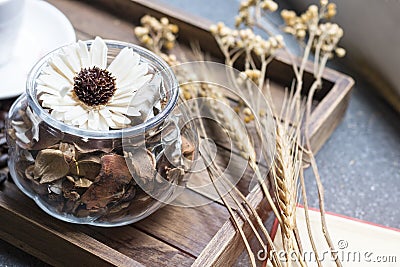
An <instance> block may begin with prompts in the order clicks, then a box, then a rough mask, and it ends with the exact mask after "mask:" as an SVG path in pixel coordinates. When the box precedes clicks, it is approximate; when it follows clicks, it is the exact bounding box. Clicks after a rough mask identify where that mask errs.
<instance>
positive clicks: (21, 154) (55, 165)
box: [7, 41, 198, 226]
mask: <svg viewBox="0 0 400 267" xmlns="http://www.w3.org/2000/svg"><path fill="white" fill-rule="evenodd" d="M85 44H86V45H87V46H88V47H90V46H91V45H92V44H93V41H87V42H85ZM106 45H107V48H108V57H107V60H108V63H110V62H111V61H112V60H113V59H115V57H116V56H117V54H118V53H119V52H120V51H121V50H122V49H123V48H125V47H128V48H131V49H132V50H133V51H134V52H136V53H138V54H139V55H140V61H141V62H146V63H147V64H148V66H149V72H150V73H152V74H153V76H152V79H151V80H150V81H149V82H148V84H146V85H145V86H148V87H154V86H156V87H157V88H156V89H157V90H153V91H154V92H156V91H157V92H159V93H160V95H161V96H162V99H163V107H162V108H160V110H159V111H157V112H154V114H153V116H152V117H150V118H149V119H147V120H145V121H144V122H142V123H140V124H136V125H133V126H129V127H127V128H124V129H117V130H112V129H109V130H98V131H95V130H86V129H80V128H78V127H75V126H71V125H67V124H66V123H64V122H62V121H60V120H57V119H55V118H54V117H53V116H51V114H50V113H49V111H48V110H46V109H44V108H43V107H42V106H41V103H40V100H38V91H37V86H38V82H37V81H38V77H39V76H40V75H41V73H42V71H43V70H44V69H45V68H46V66H48V64H49V60H50V59H51V58H52V56H53V55H55V54H56V53H60V51H62V50H61V49H62V48H60V49H58V50H56V51H53V52H51V53H50V54H48V55H47V56H45V57H44V58H42V59H41V60H40V61H39V62H38V63H37V64H36V65H35V67H34V68H33V69H32V71H31V73H30V74H29V77H28V80H27V88H26V94H24V95H22V96H21V97H19V98H18V99H17V100H16V102H15V103H14V104H13V106H12V107H11V109H10V112H9V118H8V122H7V127H8V137H7V141H8V145H9V168H10V172H11V175H12V177H13V180H14V182H15V183H16V185H17V186H18V187H19V188H20V190H21V191H22V192H24V193H25V194H26V195H28V196H29V197H30V198H32V199H33V200H34V201H35V202H36V203H37V204H38V205H39V207H40V208H42V209H43V210H44V211H45V212H47V213H48V214H50V215H52V216H54V217H56V218H58V219H61V220H63V221H67V222H72V223H79V224H90V225H97V226H120V225H125V224H129V223H133V222H136V221H138V220H140V219H143V218H145V217H147V216H148V215H150V214H151V213H153V212H154V211H155V210H157V209H158V208H160V207H161V206H163V205H164V204H165V203H169V202H170V201H172V200H173V199H174V198H175V197H176V196H177V195H178V194H179V193H180V192H181V191H182V189H183V188H184V186H185V182H186V180H187V175H188V171H189V169H190V167H191V163H192V162H193V160H194V157H195V156H196V151H197V141H198V138H197V136H196V131H195V130H194V129H195V127H194V125H193V124H192V123H191V122H190V121H189V119H188V114H187V113H186V112H185V110H184V108H182V106H181V105H177V104H178V99H179V87H178V83H177V80H176V78H175V76H174V73H173V72H172V71H171V69H170V68H169V66H168V65H167V64H166V63H165V62H164V61H163V60H162V59H160V58H159V57H158V56H156V55H155V54H153V53H152V52H150V51H148V50H146V49H144V48H142V47H139V46H136V45H133V44H128V43H123V42H117V41H106ZM153 89H154V88H153Z"/></svg>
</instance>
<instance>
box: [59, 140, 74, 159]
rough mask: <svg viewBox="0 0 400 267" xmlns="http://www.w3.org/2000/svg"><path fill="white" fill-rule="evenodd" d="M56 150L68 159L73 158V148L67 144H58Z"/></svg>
mask: <svg viewBox="0 0 400 267" xmlns="http://www.w3.org/2000/svg"><path fill="white" fill-rule="evenodd" d="M58 149H59V150H60V151H61V152H62V153H64V155H66V156H68V157H70V158H75V157H76V155H75V146H74V145H71V144H68V143H60V145H59V146H58Z"/></svg>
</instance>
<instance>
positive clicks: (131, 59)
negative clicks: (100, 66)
mask: <svg viewBox="0 0 400 267" xmlns="http://www.w3.org/2000/svg"><path fill="white" fill-rule="evenodd" d="M139 60H140V56H139V54H137V53H134V52H133V51H132V49H130V48H127V47H125V48H124V49H122V50H121V52H120V53H119V54H118V55H117V56H116V57H115V59H114V60H113V62H111V64H110V66H109V67H108V70H109V71H110V72H111V73H112V74H113V75H114V76H115V78H117V80H120V79H122V77H123V76H125V75H126V73H128V72H129V70H130V68H132V67H134V66H136V65H138V64H139Z"/></svg>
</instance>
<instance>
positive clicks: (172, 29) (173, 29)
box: [168, 24, 179, 34]
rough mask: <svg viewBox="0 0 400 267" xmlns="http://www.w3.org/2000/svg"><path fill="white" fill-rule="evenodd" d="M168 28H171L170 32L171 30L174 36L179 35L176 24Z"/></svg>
mask: <svg viewBox="0 0 400 267" xmlns="http://www.w3.org/2000/svg"><path fill="white" fill-rule="evenodd" d="M168 28H169V30H170V31H171V32H172V33H174V34H176V33H178V31H179V28H178V26H177V25H175V24H169V25H168Z"/></svg>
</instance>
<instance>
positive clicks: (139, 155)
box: [126, 148, 157, 187]
mask: <svg viewBox="0 0 400 267" xmlns="http://www.w3.org/2000/svg"><path fill="white" fill-rule="evenodd" d="M126 156H127V159H129V164H130V167H131V170H133V171H134V172H135V173H134V175H135V178H137V179H138V182H139V183H140V186H142V187H143V186H145V187H148V185H149V184H152V183H153V182H154V177H155V175H156V163H157V162H156V159H155V157H154V155H153V153H151V152H150V151H149V150H147V149H144V148H137V149H134V150H133V151H131V152H128V153H126Z"/></svg>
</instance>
